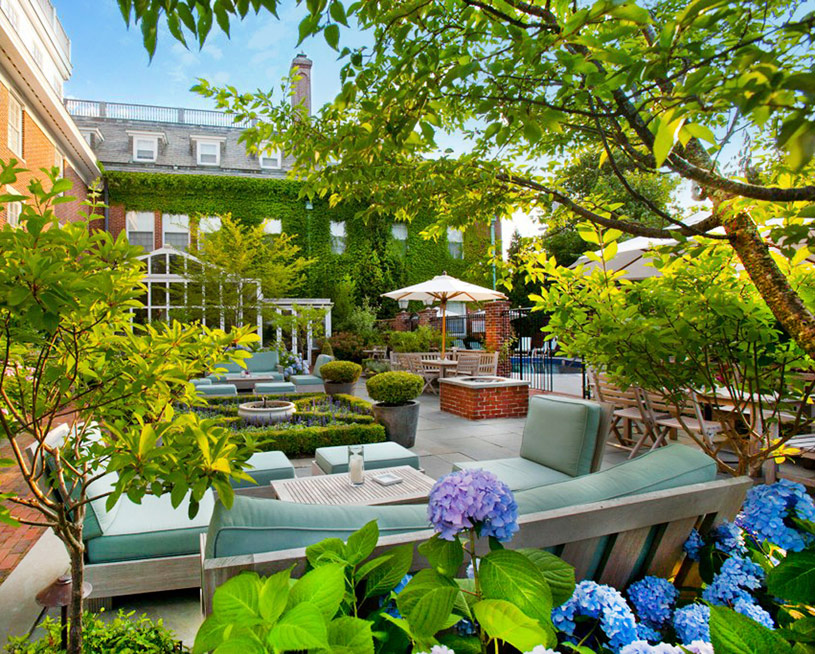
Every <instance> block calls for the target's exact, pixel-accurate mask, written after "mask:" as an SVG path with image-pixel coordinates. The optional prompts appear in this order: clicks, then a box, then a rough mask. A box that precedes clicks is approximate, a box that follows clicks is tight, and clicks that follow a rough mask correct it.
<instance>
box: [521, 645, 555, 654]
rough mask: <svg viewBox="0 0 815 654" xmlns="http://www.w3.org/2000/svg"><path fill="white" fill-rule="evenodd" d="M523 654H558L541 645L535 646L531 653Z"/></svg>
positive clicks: (525, 653)
mask: <svg viewBox="0 0 815 654" xmlns="http://www.w3.org/2000/svg"><path fill="white" fill-rule="evenodd" d="M524 654H558V653H557V652H556V651H555V650H553V649H549V648H548V647H544V646H543V645H536V646H535V647H534V648H533V649H532V651H531V652H524Z"/></svg>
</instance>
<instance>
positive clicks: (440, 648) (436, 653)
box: [419, 645, 456, 654]
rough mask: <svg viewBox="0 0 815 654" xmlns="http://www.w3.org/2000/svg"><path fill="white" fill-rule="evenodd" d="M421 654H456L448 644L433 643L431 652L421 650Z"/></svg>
mask: <svg viewBox="0 0 815 654" xmlns="http://www.w3.org/2000/svg"><path fill="white" fill-rule="evenodd" d="M419 654H456V653H455V652H454V651H453V650H451V649H450V648H449V647H447V645H433V647H432V648H430V651H429V652H419Z"/></svg>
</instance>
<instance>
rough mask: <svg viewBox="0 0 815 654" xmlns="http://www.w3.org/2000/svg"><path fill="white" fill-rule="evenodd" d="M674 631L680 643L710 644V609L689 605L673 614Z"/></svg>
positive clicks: (704, 606)
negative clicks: (698, 642) (697, 642)
mask: <svg viewBox="0 0 815 654" xmlns="http://www.w3.org/2000/svg"><path fill="white" fill-rule="evenodd" d="M674 631H675V632H676V637H677V638H679V640H680V641H681V642H682V643H692V642H694V641H704V642H710V607H709V606H707V605H706V604H689V605H688V606H683V607H682V608H681V609H677V610H676V611H675V612H674Z"/></svg>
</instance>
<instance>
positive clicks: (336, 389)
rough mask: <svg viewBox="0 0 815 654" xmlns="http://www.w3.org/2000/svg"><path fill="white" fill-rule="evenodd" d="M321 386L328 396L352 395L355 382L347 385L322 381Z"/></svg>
mask: <svg viewBox="0 0 815 654" xmlns="http://www.w3.org/2000/svg"><path fill="white" fill-rule="evenodd" d="M323 386H324V387H325V392H326V393H328V394H329V395H341V394H342V395H353V394H354V386H356V383H355V382H347V383H340V382H330V381H324V382H323Z"/></svg>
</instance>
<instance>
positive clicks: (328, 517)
mask: <svg viewBox="0 0 815 654" xmlns="http://www.w3.org/2000/svg"><path fill="white" fill-rule="evenodd" d="M371 520H376V521H377V523H378V525H379V533H380V535H388V534H401V533H405V532H411V531H418V530H421V529H427V528H429V523H428V521H427V505H425V504H401V505H394V506H347V505H346V506H336V505H335V506H326V505H320V504H295V503H293V502H281V501H280V500H270V499H263V498H255V497H246V496H242V495H237V496H236V497H235V501H234V502H233V503H232V508H231V509H227V508H225V507H224V506H223V504H221V503H220V502H217V503H216V505H215V510H214V512H213V514H212V522H211V523H210V526H209V531H208V532H207V549H206V552H207V558H215V557H222V556H239V555H241V554H252V553H256V552H274V551H277V550H285V549H289V548H292V547H306V546H308V545H312V544H313V543H318V542H319V541H321V540H323V539H324V538H341V539H343V540H346V539H347V538H348V536H350V535H351V533H352V532H354V531H356V530H357V529H359V528H360V527H362V526H364V525H365V524H367V523H368V522H370V521H371Z"/></svg>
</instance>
